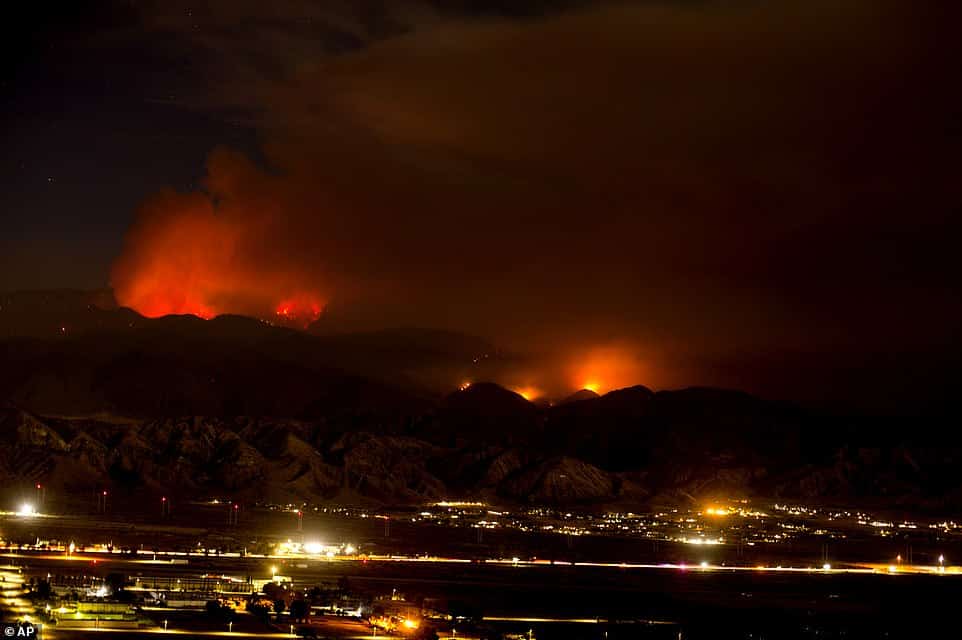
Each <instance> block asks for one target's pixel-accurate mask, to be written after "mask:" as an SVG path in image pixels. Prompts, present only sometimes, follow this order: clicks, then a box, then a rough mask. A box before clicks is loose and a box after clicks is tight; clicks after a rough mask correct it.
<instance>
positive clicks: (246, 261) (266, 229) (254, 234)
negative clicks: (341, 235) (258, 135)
mask: <svg viewBox="0 0 962 640" xmlns="http://www.w3.org/2000/svg"><path fill="white" fill-rule="evenodd" d="M209 170H210V175H209V177H208V182H209V188H210V189H211V193H210V194H208V193H176V192H173V191H165V192H163V193H161V194H159V195H157V196H156V197H154V198H153V199H151V200H150V201H148V202H147V204H146V205H145V206H144V207H143V209H142V211H141V212H140V216H139V217H138V220H137V223H136V224H135V225H134V227H133V228H132V229H131V231H130V233H129V234H128V236H127V238H126V242H125V246H124V251H123V253H122V254H121V256H120V257H119V258H118V259H117V261H116V262H115V263H114V265H113V269H112V273H111V282H112V285H113V287H114V295H115V296H116V298H117V301H118V303H120V304H121V305H123V306H126V307H130V308H132V309H134V310H135V311H138V312H139V313H141V314H143V315H145V316H148V317H158V316H164V315H170V314H193V315H196V316H199V317H201V318H212V317H214V316H216V315H220V314H225V313H236V314H243V315H249V316H253V317H258V318H264V319H268V320H271V321H275V322H281V323H283V324H289V325H294V326H300V327H306V326H307V325H309V324H310V323H311V322H313V321H315V320H317V318H318V317H319V316H320V314H321V312H322V310H323V309H324V306H325V303H326V299H325V297H324V296H323V295H322V294H321V293H320V292H319V291H318V289H317V287H316V285H315V284H314V282H313V280H314V272H312V271H311V270H310V269H308V268H305V266H304V265H303V264H300V263H299V260H298V259H297V257H296V256H292V255H290V252H289V251H288V247H285V246H283V245H282V244H280V243H276V242H275V243H270V242H268V240H269V239H271V238H273V237H276V236H277V235H278V234H277V233H276V228H277V226H278V225H280V224H283V221H284V213H283V211H279V210H278V208H279V207H280V205H279V204H277V202H276V201H274V200H269V199H265V198H263V197H262V196H261V195H260V194H259V193H258V192H255V191H252V192H247V191H245V189H249V188H250V187H249V186H248V185H250V184H251V183H254V182H256V181H255V180H253V179H249V178H248V177H245V176H247V174H248V173H250V172H251V171H252V169H251V168H250V167H249V166H248V164H247V163H246V161H244V160H243V159H240V158H237V157H235V156H233V155H231V154H217V153H215V154H214V155H213V156H212V159H211V161H210V167H209Z"/></svg>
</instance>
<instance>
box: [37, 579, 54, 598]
mask: <svg viewBox="0 0 962 640" xmlns="http://www.w3.org/2000/svg"><path fill="white" fill-rule="evenodd" d="M50 591H51V589H50V583H49V582H47V581H46V580H40V581H39V582H37V597H38V598H40V599H41V600H49V599H50Z"/></svg>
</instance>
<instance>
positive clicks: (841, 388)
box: [0, 0, 962, 411]
mask: <svg viewBox="0 0 962 640" xmlns="http://www.w3.org/2000/svg"><path fill="white" fill-rule="evenodd" d="M65 4H71V3H65ZM519 4H522V3H517V2H484V1H481V0H477V1H468V0H464V1H461V2H441V1H437V2H431V1H428V0H423V1H417V0H410V1H397V2H385V1H382V2H358V1H348V0H344V1H343V2H308V1H306V0H274V1H272V2H270V3H263V2H259V1H254V0H235V1H231V2H226V1H225V2H207V3H198V2H187V1H181V0H172V1H167V0H164V1H160V0H158V1H157V2H116V3H109V2H107V3H104V2H101V3H93V2H86V3H85V2H77V3H72V4H71V6H72V8H71V9H70V10H69V11H67V12H66V13H64V12H62V11H61V12H57V11H54V10H52V9H51V8H50V7H37V8H35V9H30V11H32V15H30V14H28V15H26V16H24V17H23V18H22V19H20V20H17V21H12V22H8V23H7V24H6V26H5V27H4V29H5V31H6V34H5V39H6V42H7V47H9V51H10V53H9V54H8V55H7V56H5V59H6V62H5V65H6V67H5V68H4V72H3V77H2V79H0V82H2V85H0V91H2V100H3V102H2V107H0V108H2V110H3V114H2V125H0V126H2V141H3V151H2V153H0V162H2V167H3V171H2V175H3V176H4V187H3V189H2V191H0V211H2V212H3V216H4V217H3V233H2V235H0V290H4V289H6V290H9V289H23V288H46V287H79V288H96V287H103V286H108V285H113V286H115V287H116V290H117V294H118V297H119V298H120V301H121V302H122V303H125V304H130V305H131V306H134V307H135V308H138V309H139V310H141V311H143V312H145V313H160V312H166V311H176V312H185V311H194V312H198V313H199V312H205V313H219V312H229V311H233V312H243V313H250V314H254V315H261V316H264V315H269V314H270V313H272V312H274V311H275V309H276V308H277V305H278V304H288V303H291V304H294V305H311V304H320V305H322V306H323V305H327V310H328V311H327V313H328V317H329V319H330V322H331V323H332V326H337V327H349V328H365V329H366V328H373V327H379V326H387V325H419V326H438V327H445V328H451V329H457V330H463V331H466V332H471V333H477V334H480V335H484V336H487V337H490V338H493V339H495V340H496V341H498V342H499V343H501V344H503V345H506V346H507V347H508V348H510V349H514V350H524V351H531V352H536V353H538V354H541V355H542V356H544V357H545V358H547V359H548V360H549V361H550V362H552V365H551V369H552V371H553V373H552V374H548V373H546V372H545V371H544V370H541V369H538V370H532V371H530V372H524V373H519V374H518V375H519V378H518V383H519V384H526V385H530V386H535V387H538V386H552V385H557V384H560V383H559V382H557V381H552V380H551V378H552V376H555V377H560V378H563V379H564V383H565V384H570V385H578V384H580V383H581V382H582V381H583V379H585V380H586V379H587V377H589V376H595V375H598V376H601V377H602V378H606V379H605V380H603V381H602V386H604V387H611V386H617V385H622V384H628V383H633V382H640V383H646V384H649V385H651V386H654V387H673V386H681V385H686V384H715V385H723V386H728V387H739V388H745V389H749V390H752V391H757V392H761V393H765V394H768V395H771V396H775V397H784V398H791V399H798V400H805V401H815V402H829V403H841V404H846V405H852V406H858V407H861V408H869V409H872V410H880V411H888V410H895V409H898V410H908V411H915V410H917V409H919V407H920V405H924V404H927V403H930V402H941V401H942V400H944V399H945V398H951V397H952V395H953V394H954V393H955V391H956V390H957V384H958V380H959V373H958V371H959V369H958V364H959V361H960V359H959V357H958V355H959V352H960V348H959V338H958V336H959V330H960V328H962V327H960V321H962V298H960V295H959V293H960V291H959V271H960V270H959V266H958V263H959V259H958V256H957V253H958V248H957V247H958V244H959V240H960V238H962V234H960V233H959V232H960V230H962V222H960V220H959V212H960V203H962V186H960V185H962V181H960V179H959V172H960V169H962V144H960V143H962V90H960V84H962V83H960V82H959V81H958V76H959V69H960V68H962V55H960V48H959V45H958V42H957V40H958V38H957V33H956V30H957V25H958V24H960V21H959V18H960V17H962V16H960V10H959V9H956V8H954V6H953V5H954V3H947V2H912V3H909V2H904V1H899V2H896V1H890V0H850V1H849V2H845V3H839V2H836V1H829V0H814V1H813V0H806V1H797V2H796V1H786V2H753V1H738V0H729V1H719V2H713V1H711V0H705V1H701V2H683V1H677V2H667V1H666V2H635V3H632V2H619V3H616V2H602V3H592V2H583V3H579V2H549V1H544V2H533V3H524V10H523V11H519V10H517V7H518V5H519ZM586 362H598V363H599V364H598V365H597V366H596V367H595V368H596V369H597V370H598V371H599V372H600V373H595V372H587V369H586V367H587V368H591V367H590V366H589V365H586V364H585V363H586ZM558 372H562V373H558Z"/></svg>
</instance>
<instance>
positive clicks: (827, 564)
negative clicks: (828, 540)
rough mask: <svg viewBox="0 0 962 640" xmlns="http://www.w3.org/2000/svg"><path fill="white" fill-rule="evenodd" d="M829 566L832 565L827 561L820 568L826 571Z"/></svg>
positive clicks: (829, 568)
mask: <svg viewBox="0 0 962 640" xmlns="http://www.w3.org/2000/svg"><path fill="white" fill-rule="evenodd" d="M831 568H832V565H830V564H829V563H827V562H826V563H825V564H823V565H822V569H825V570H826V571H829V570H831Z"/></svg>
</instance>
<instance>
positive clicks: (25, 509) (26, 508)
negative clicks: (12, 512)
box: [17, 502, 37, 516]
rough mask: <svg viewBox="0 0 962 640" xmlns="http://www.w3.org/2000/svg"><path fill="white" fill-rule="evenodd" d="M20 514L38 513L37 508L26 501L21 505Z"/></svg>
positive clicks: (31, 514)
mask: <svg viewBox="0 0 962 640" xmlns="http://www.w3.org/2000/svg"><path fill="white" fill-rule="evenodd" d="M17 515H18V516H34V515H37V509H36V508H35V507H34V506H33V505H32V504H30V503H29V502H24V503H23V504H22V505H20V510H19V511H17Z"/></svg>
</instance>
